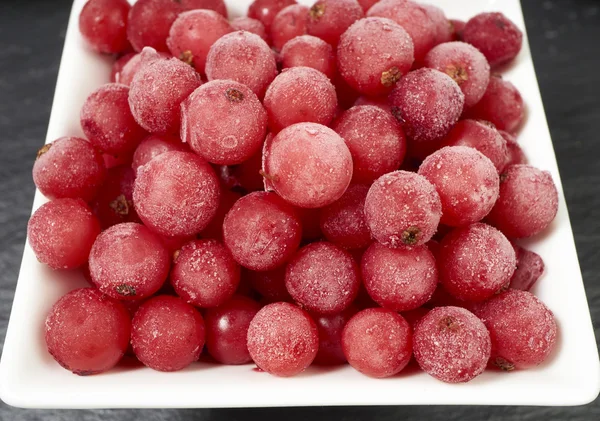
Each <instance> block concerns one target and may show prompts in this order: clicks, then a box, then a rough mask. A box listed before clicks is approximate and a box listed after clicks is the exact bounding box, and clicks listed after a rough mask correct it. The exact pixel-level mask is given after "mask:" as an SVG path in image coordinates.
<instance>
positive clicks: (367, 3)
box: [357, 0, 379, 13]
mask: <svg viewBox="0 0 600 421" xmlns="http://www.w3.org/2000/svg"><path fill="white" fill-rule="evenodd" d="M357 1H358V4H360V7H362V10H363V12H365V13H367V12H368V10H369V9H370V8H371V7H372V6H373V5H374V4H375V3H377V2H378V1H379V0H357Z"/></svg>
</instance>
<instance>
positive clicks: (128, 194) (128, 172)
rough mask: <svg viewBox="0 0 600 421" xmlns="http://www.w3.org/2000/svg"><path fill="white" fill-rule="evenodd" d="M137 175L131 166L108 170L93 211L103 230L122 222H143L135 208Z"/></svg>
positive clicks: (93, 203)
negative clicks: (134, 186) (134, 189)
mask: <svg viewBox="0 0 600 421" xmlns="http://www.w3.org/2000/svg"><path fill="white" fill-rule="evenodd" d="M134 182H135V173H134V171H133V169H131V167H129V166H125V165H120V166H118V167H114V168H111V169H110V170H108V172H107V175H106V181H105V182H104V184H103V185H102V187H100V190H99V191H98V195H97V196H96V199H95V200H94V201H93V202H92V209H93V211H94V213H95V214H96V216H97V217H98V220H99V221H100V225H101V226H102V228H103V229H106V228H108V227H112V226H113V225H116V224H120V223H122V222H141V221H140V218H139V217H138V215H137V213H136V211H135V208H134V207H133V184H134Z"/></svg>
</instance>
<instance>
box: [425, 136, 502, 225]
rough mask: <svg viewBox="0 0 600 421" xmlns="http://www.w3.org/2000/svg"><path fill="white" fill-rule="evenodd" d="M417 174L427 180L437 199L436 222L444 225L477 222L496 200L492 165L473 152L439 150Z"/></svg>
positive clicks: (452, 148) (497, 184)
mask: <svg viewBox="0 0 600 421" xmlns="http://www.w3.org/2000/svg"><path fill="white" fill-rule="evenodd" d="M419 174H420V175H422V176H423V177H425V178H426V179H427V180H429V182H431V184H433V185H434V186H435V188H436V190H437V192H438V194H439V195H440V200H441V202H442V219H441V220H440V222H441V223H442V224H445V225H450V226H462V225H468V224H472V223H473V222H478V221H480V220H482V219H483V218H484V217H485V216H486V215H487V214H488V213H489V212H490V210H492V207H493V206H494V203H496V200H497V199H498V193H499V190H500V178H499V177H498V172H497V171H496V168H495V167H494V164H493V163H492V161H490V160H489V159H488V158H487V157H486V156H485V155H483V154H482V153H481V152H479V151H477V150H476V149H474V148H468V147H465V146H448V147H445V148H442V149H440V150H438V151H436V152H434V153H433V154H431V155H429V156H428V157H427V158H426V159H425V161H423V163H422V164H421V166H420V167H419Z"/></svg>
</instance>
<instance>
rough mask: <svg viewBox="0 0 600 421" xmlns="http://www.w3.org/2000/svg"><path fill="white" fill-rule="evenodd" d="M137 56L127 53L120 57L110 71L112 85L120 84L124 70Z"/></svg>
mask: <svg viewBox="0 0 600 421" xmlns="http://www.w3.org/2000/svg"><path fill="white" fill-rule="evenodd" d="M136 55H137V54H136V53H127V54H123V55H122V56H120V57H119V58H118V59H116V60H115V61H114V63H113V65H112V68H111V70H110V82H111V83H120V82H119V79H120V77H121V73H122V72H123V68H124V67H125V66H126V65H127V63H129V61H131V59H133V58H134V57H135V56H136Z"/></svg>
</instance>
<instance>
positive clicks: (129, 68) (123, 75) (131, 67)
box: [111, 49, 171, 86]
mask: <svg viewBox="0 0 600 421" xmlns="http://www.w3.org/2000/svg"><path fill="white" fill-rule="evenodd" d="M148 50H149V51H151V50H150V49H148ZM156 54H158V56H159V57H161V58H165V59H167V58H170V57H171V56H170V55H169V54H167V53H163V52H160V53H156ZM144 56H146V57H147V56H148V54H144ZM125 57H127V56H124V57H123V58H125ZM119 61H120V60H118V61H117V62H116V63H115V65H114V66H113V71H115V73H114V80H113V78H112V76H111V82H114V83H119V84H121V85H127V86H129V85H131V81H132V80H133V77H134V76H135V74H136V73H137V72H138V70H139V69H140V68H141V67H142V53H136V54H133V55H132V56H131V57H130V58H129V59H128V60H127V62H126V63H124V64H123V67H122V68H121V69H117V70H114V68H115V67H116V64H117V63H119Z"/></svg>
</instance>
